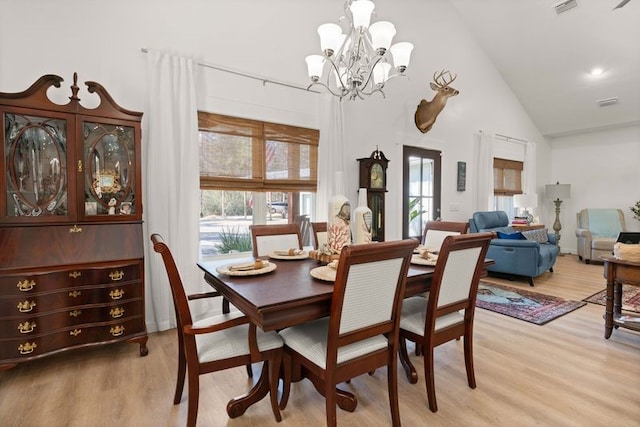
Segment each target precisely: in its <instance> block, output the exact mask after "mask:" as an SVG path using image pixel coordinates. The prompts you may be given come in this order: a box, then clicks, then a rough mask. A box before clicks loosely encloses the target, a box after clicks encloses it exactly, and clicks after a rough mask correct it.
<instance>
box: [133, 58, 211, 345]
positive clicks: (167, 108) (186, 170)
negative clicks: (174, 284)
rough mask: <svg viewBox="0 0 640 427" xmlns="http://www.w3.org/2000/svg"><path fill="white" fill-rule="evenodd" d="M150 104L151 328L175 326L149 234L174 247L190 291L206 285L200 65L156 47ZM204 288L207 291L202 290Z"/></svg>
mask: <svg viewBox="0 0 640 427" xmlns="http://www.w3.org/2000/svg"><path fill="white" fill-rule="evenodd" d="M147 55H148V57H147V73H148V74H147V83H148V95H147V100H148V105H147V109H146V111H147V113H146V114H145V117H144V123H143V147H142V155H143V204H144V230H145V279H146V280H145V282H146V286H145V288H146V289H145V292H146V311H147V313H146V316H147V329H148V330H149V332H153V331H157V330H165V329H170V328H172V327H175V325H176V323H175V313H174V309H173V300H172V297H171V290H170V288H169V282H168V279H167V274H166V271H165V269H164V264H163V263H162V259H161V257H160V255H159V254H157V253H155V252H154V251H153V247H152V245H151V241H150V240H149V236H150V235H151V234H152V233H159V234H160V235H162V237H163V238H164V240H165V241H166V243H167V244H168V245H169V248H170V249H171V252H172V254H173V256H174V258H175V260H176V264H177V266H178V269H179V271H180V273H181V276H182V281H183V283H184V286H185V288H186V291H187V293H191V292H194V291H196V289H198V288H200V286H201V283H200V282H201V277H202V274H201V273H199V270H198V268H197V266H196V262H197V260H198V251H199V235H198V233H199V223H198V220H199V210H200V204H199V198H200V191H199V189H200V187H199V178H200V176H199V167H198V161H199V158H198V112H197V107H196V90H195V82H196V75H195V74H196V72H195V69H196V68H197V63H196V62H195V61H194V60H193V59H189V58H183V57H179V56H173V55H169V54H166V53H159V52H152V51H150V52H149V53H148V54H147ZM200 290H202V289H201V288H200Z"/></svg>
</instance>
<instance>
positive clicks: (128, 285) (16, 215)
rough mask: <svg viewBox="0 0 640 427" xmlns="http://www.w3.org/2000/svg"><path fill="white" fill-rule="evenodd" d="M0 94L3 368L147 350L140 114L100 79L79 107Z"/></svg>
mask: <svg viewBox="0 0 640 427" xmlns="http://www.w3.org/2000/svg"><path fill="white" fill-rule="evenodd" d="M62 81H63V79H62V78H61V77H58V76H55V75H45V76H42V77H41V78H40V79H38V80H37V81H36V82H35V83H34V84H33V85H31V87H29V88H28V89H27V90H25V91H23V92H19V93H1V92H0V117H1V120H2V125H3V128H2V132H1V133H0V135H1V136H0V147H1V149H2V156H1V158H0V169H1V170H2V175H1V176H0V246H1V248H2V249H1V250H0V370H2V369H8V368H11V367H13V366H15V365H16V364H18V363H21V362H25V361H29V360H33V359H36V358H39V357H44V356H46V355H50V354H52V353H57V352H60V351H64V350H69V349H74V348H83V347H87V346H93V345H100V344H107V343H113V342H121V341H130V342H135V343H138V344H139V349H140V355H142V356H144V355H146V354H147V353H148V350H147V347H146V342H147V332H146V326H145V315H144V264H143V263H144V259H143V236H142V205H141V182H140V176H141V175H140V164H141V162H140V136H141V135H140V132H141V131H140V122H141V119H142V113H138V112H133V111H128V110H126V109H124V108H122V107H120V106H119V105H118V104H116V102H115V101H114V100H113V98H111V96H110V95H109V94H108V92H107V91H106V90H105V89H104V88H103V87H102V86H101V85H100V84H98V83H95V82H86V85H87V90H88V91H89V92H90V93H94V94H96V95H97V96H98V98H99V104H98V106H97V107H96V108H93V109H89V108H85V107H83V106H82V105H81V104H80V98H79V97H78V92H79V89H80V88H79V87H78V85H77V75H76V74H74V76H73V85H72V86H71V96H70V97H69V102H68V103H66V104H64V105H59V104H56V103H54V102H52V101H51V100H50V99H49V98H48V96H47V91H48V90H49V89H51V88H52V87H57V88H59V87H60V83H61V82H62Z"/></svg>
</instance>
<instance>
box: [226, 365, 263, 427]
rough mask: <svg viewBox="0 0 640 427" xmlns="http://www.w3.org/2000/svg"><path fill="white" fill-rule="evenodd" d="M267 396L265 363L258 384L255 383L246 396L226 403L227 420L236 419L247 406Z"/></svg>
mask: <svg viewBox="0 0 640 427" xmlns="http://www.w3.org/2000/svg"><path fill="white" fill-rule="evenodd" d="M267 394H269V369H268V366H267V362H264V363H263V365H262V372H261V373H260V378H258V382H256V384H255V385H254V386H253V388H252V389H251V390H249V391H248V392H247V394H245V395H242V396H239V397H236V398H234V399H231V400H230V401H229V403H227V414H229V418H236V417H239V416H240V415H242V414H244V413H245V411H246V410H247V409H248V408H249V406H251V405H253V404H254V403H256V402H259V401H260V400H262V398H263V397H265V396H266V395H267Z"/></svg>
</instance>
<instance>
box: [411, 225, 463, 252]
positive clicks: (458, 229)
mask: <svg viewBox="0 0 640 427" xmlns="http://www.w3.org/2000/svg"><path fill="white" fill-rule="evenodd" d="M468 231H469V222H467V221H464V222H462V221H461V222H456V221H428V222H427V223H426V224H425V227H424V233H423V235H422V245H423V246H427V247H430V248H437V249H438V250H439V249H440V246H442V242H443V241H444V239H445V238H446V237H447V236H457V235H459V234H467V232H468Z"/></svg>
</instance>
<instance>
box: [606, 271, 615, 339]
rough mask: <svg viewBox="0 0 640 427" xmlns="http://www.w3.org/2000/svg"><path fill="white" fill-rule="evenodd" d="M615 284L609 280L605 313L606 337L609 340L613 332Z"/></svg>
mask: <svg viewBox="0 0 640 427" xmlns="http://www.w3.org/2000/svg"><path fill="white" fill-rule="evenodd" d="M613 288H614V283H613V281H612V280H609V279H608V280H607V299H606V304H605V311H604V337H605V339H609V337H610V336H611V332H613V293H614V289H613Z"/></svg>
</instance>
